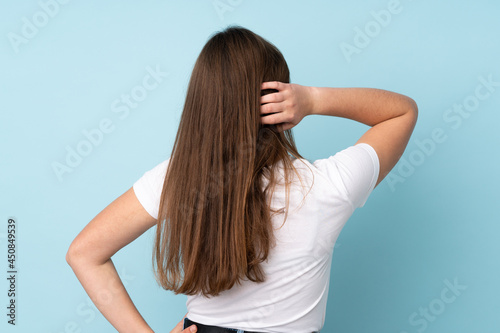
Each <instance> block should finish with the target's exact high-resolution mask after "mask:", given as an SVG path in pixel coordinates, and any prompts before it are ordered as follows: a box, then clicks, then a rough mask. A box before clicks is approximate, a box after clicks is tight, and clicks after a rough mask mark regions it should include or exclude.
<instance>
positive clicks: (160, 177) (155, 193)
mask: <svg viewBox="0 0 500 333" xmlns="http://www.w3.org/2000/svg"><path fill="white" fill-rule="evenodd" d="M169 160H170V158H169V159H167V160H165V161H163V162H161V163H160V164H158V165H157V166H155V167H154V168H153V169H151V170H149V171H146V172H145V173H144V174H143V175H142V176H141V178H139V179H138V180H137V181H136V182H135V183H134V185H133V186H132V187H133V189H134V193H135V196H136V197H137V199H138V200H139V202H140V203H141V205H142V207H144V209H145V210H146V211H147V212H148V213H149V215H151V216H152V217H153V218H155V219H158V211H159V208H160V196H161V191H162V189H163V182H164V180H165V174H166V172H167V166H168V162H169Z"/></svg>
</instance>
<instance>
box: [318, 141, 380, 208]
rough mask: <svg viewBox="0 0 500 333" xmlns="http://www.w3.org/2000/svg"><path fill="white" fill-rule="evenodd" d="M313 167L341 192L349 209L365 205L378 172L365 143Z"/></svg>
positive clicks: (376, 162) (371, 148)
mask: <svg viewBox="0 0 500 333" xmlns="http://www.w3.org/2000/svg"><path fill="white" fill-rule="evenodd" d="M313 164H314V165H315V166H316V167H317V168H319V169H320V170H321V171H323V173H324V174H325V175H326V176H327V177H328V179H330V181H331V182H332V184H333V185H334V186H337V187H338V188H339V189H340V190H341V191H343V193H344V194H345V196H346V198H347V200H348V201H349V202H350V203H351V205H352V207H353V209H356V208H360V207H363V206H364V205H365V203H366V200H367V199H368V197H369V196H370V193H371V192H372V191H373V189H374V188H375V184H376V183H377V179H378V176H379V171H380V164H379V159H378V156H377V153H376V152H375V149H373V147H372V146H370V145H369V144H367V143H358V144H356V145H353V146H350V147H348V148H346V149H344V150H341V151H339V152H338V153H336V154H335V155H333V156H330V157H328V158H325V159H320V160H316V161H314V163H313Z"/></svg>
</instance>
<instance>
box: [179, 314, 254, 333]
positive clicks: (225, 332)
mask: <svg viewBox="0 0 500 333" xmlns="http://www.w3.org/2000/svg"><path fill="white" fill-rule="evenodd" d="M193 324H195V325H196V327H197V328H198V330H197V331H196V333H235V332H238V330H237V329H235V328H224V327H219V326H210V325H203V324H200V323H197V322H195V321H192V320H190V319H189V318H187V317H186V318H184V328H188V327H189V326H191V325H193ZM243 332H244V333H259V332H253V331H243Z"/></svg>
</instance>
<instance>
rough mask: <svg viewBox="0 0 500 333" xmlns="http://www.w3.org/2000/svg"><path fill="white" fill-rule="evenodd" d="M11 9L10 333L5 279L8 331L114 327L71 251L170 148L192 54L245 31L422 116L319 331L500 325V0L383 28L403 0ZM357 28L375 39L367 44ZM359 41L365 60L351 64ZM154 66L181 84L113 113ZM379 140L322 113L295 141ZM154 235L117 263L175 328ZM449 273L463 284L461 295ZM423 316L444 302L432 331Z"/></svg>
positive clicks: (443, 9)
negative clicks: (216, 38)
mask: <svg viewBox="0 0 500 333" xmlns="http://www.w3.org/2000/svg"><path fill="white" fill-rule="evenodd" d="M0 3H1V10H0V35H1V38H0V48H1V54H0V68H1V73H0V84H1V86H0V107H1V121H0V126H1V128H0V145H1V154H2V157H1V160H0V163H1V164H0V166H1V172H0V177H1V189H2V190H1V191H0V210H1V211H0V212H1V221H2V223H1V225H0V249H1V250H0V251H1V253H3V254H1V255H0V258H3V259H2V263H1V267H2V271H3V272H4V273H2V276H6V275H7V273H6V271H7V262H6V251H7V250H6V249H7V242H6V240H7V239H6V231H7V220H8V218H9V217H14V218H15V219H16V221H17V225H18V234H17V237H18V243H17V246H18V255H19V257H18V271H19V275H18V281H17V283H18V286H17V288H18V298H17V302H18V308H17V315H18V317H17V325H16V327H11V325H8V324H7V323H6V318H7V317H6V311H7V310H6V306H7V301H8V299H7V296H6V295H7V289H8V285H7V280H6V278H2V279H1V280H0V281H1V282H0V295H1V297H0V303H1V304H2V305H1V308H2V309H3V310H1V311H2V313H1V318H3V319H2V320H1V323H0V330H1V331H2V332H53V333H56V332H57V333H59V332H113V331H114V329H113V328H112V326H111V325H110V324H109V323H108V322H107V321H106V319H105V318H104V317H103V316H102V315H101V314H100V313H99V312H98V310H97V309H96V308H95V307H94V306H93V305H92V303H91V302H90V299H89V298H88V296H87V294H86V293H85V290H84V289H83V288H82V287H81V285H80V283H79V282H78V280H77V278H76V277H75V275H74V274H73V272H72V270H71V268H70V267H69V266H68V265H67V263H66V261H65V254H66V251H67V249H68V247H69V245H70V243H71V241H72V240H73V239H74V237H76V235H77V234H78V233H79V232H80V231H81V230H82V229H83V227H84V226H85V225H86V224H87V223H88V222H89V221H90V220H91V219H92V218H93V217H94V216H95V215H97V213H99V212H100V211H101V210H102V209H103V208H104V207H105V206H106V205H108V204H109V203H110V202H112V201H113V200H114V199H115V198H116V197H118V196H119V195H121V194H122V193H123V192H125V191H126V190H127V189H128V188H130V187H131V186H132V184H133V182H135V181H136V180H137V179H138V178H139V177H140V176H142V174H143V173H144V172H145V171H147V170H149V169H151V168H152V167H154V166H155V165H157V164H158V163H159V162H161V161H163V160H164V159H166V158H167V157H168V156H169V154H170V151H171V148H172V144H173V141H174V138H175V134H176V131H177V126H178V122H179V119H180V116H181V112H182V107H183V103H184V98H185V93H186V88H187V84H188V80H189V77H190V74H191V70H192V66H193V65H194V61H195V60H196V58H197V56H198V54H199V52H200V51H201V48H202V47H203V45H204V44H205V42H206V41H207V39H208V37H209V36H210V35H211V34H212V33H214V32H215V31H218V30H221V29H223V28H225V27H226V26H227V25H229V24H239V25H242V26H243V27H246V28H249V29H251V30H252V31H254V32H256V33H257V34H259V35H261V36H263V37H264V38H266V39H268V40H269V41H271V42H272V43H274V44H275V45H276V46H277V47H278V48H279V49H280V50H281V51H282V53H283V54H284V56H285V58H286V59H287V61H288V64H289V67H290V71H291V80H292V82H294V83H299V84H303V85H315V86H332V87H375V88H381V89H387V90H391V91H395V92H399V93H402V94H405V95H408V96H410V97H412V98H413V99H414V100H415V101H416V102H417V104H418V106H419V121H418V123H417V125H416V127H415V131H414V134H413V136H412V138H411V140H410V142H409V144H408V147H407V149H406V151H405V154H404V155H403V158H402V159H401V160H400V162H399V163H398V165H397V166H396V167H395V168H394V169H393V170H392V172H391V174H390V175H389V176H388V177H387V178H386V179H385V180H384V181H383V182H382V183H381V184H380V185H379V186H378V187H377V188H376V189H375V191H374V192H373V193H372V195H371V197H370V199H369V200H368V202H367V203H366V205H365V206H364V207H363V208H361V209H359V210H357V211H356V212H355V213H354V215H353V216H352V218H351V219H350V220H349V221H348V223H347V225H346V226H345V227H344V229H343V232H342V233H341V236H340V238H339V240H338V242H337V245H336V248H335V253H334V256H333V264H332V276H331V284H330V294H329V298H328V306H327V313H326V323H325V326H324V328H323V330H322V332H367V333H368V332H369V333H378V332H380V333H389V332H397V333H402V332H407V333H411V332H424V331H425V332H429V333H431V332H456V333H458V332H482V333H488V332H499V331H500V316H499V315H498V314H499V313H500V298H499V296H500V286H499V283H498V282H499V281H500V280H499V278H500V261H499V260H498V253H499V252H500V242H498V238H499V237H498V234H499V233H500V224H499V222H500V219H499V215H500V214H499V213H498V202H499V199H500V197H499V195H498V186H499V184H500V176H499V173H498V171H499V170H500V168H499V166H500V165H499V164H500V158H499V154H498V151H499V150H498V144H499V143H500V142H499V138H500V136H499V134H498V124H499V121H500V116H499V102H500V86H499V85H498V82H500V65H499V61H498V60H499V59H500V43H499V42H500V21H499V20H498V18H499V17H500V3H499V2H496V1H493V0H490V1H487V0H479V1H451V0H448V1H440V2H436V1H424V0H419V1H417V0H413V1H410V0H401V1H400V2H399V6H397V7H396V8H398V10H399V11H398V12H397V13H392V14H391V19H390V22H388V21H389V20H387V17H386V21H385V22H383V23H384V25H385V26H384V25H382V24H381V23H377V21H376V20H375V18H374V15H373V13H372V11H373V12H375V13H380V11H382V10H387V9H388V7H391V5H390V1H386V0H384V1H378V0H377V1H375V0H371V1H326V0H322V1H314V2H312V1H284V0H282V1H273V2H270V1H255V0H254V1H249V0H242V1H240V0H232V1H229V0H220V1H219V2H216V1H141V2H140V3H139V2H137V1H123V0H122V1H116V0H115V1H106V2H101V3H97V2H92V3H86V2H84V1H68V2H67V3H65V4H59V5H58V8H57V9H56V8H55V7H54V6H53V5H52V7H50V6H49V7H50V8H51V9H50V8H49V7H47V6H46V5H44V4H47V3H52V4H53V3H54V1H49V0H42V1H40V2H37V1H17V2H10V1H9V2H8V1H1V2H0ZM217 3H219V6H222V5H221V4H220V3H222V4H225V5H226V6H227V7H225V8H226V10H225V11H221V10H219V11H218V10H217V9H216V6H214V4H217ZM44 7H45V11H49V12H51V14H52V16H50V15H48V14H44V9H43V8H44ZM47 8H49V9H47ZM375 16H377V15H375ZM379 19H380V15H379ZM27 21H28V22H31V24H33V22H34V21H35V23H37V24H38V25H39V27H38V28H37V27H36V26H35V28H36V29H37V30H38V31H35V32H34V31H33V30H32V31H29V29H28V28H27V27H26V25H27V24H28V23H26V22H27ZM377 27H378V28H377ZM23 29H24V30H23ZM357 29H360V30H361V31H365V34H366V33H368V34H369V35H371V37H370V36H368V37H369V42H367V41H366V38H365V40H364V42H365V44H367V45H363V44H362V42H363V41H362V40H361V39H360V38H362V37H360V36H359V32H358V33H357V32H356V31H359V30H357ZM365 29H368V32H366V30H365ZM370 29H371V30H370ZM23 31H24V33H25V35H26V36H28V37H29V38H25V37H23ZM30 33H31V34H30ZM356 34H358V36H357V37H356ZM16 36H17V37H16ZM23 38H25V39H23ZM20 40H22V42H20ZM360 40H361V41H360ZM16 41H17V42H16ZM356 42H357V45H358V47H357V46H356ZM343 43H345V44H343ZM360 43H361V44H360ZM346 44H350V45H351V46H352V47H357V51H356V52H354V53H352V54H350V55H347V54H346V53H345V52H343V51H342V47H344V48H345V47H346ZM157 67H158V68H159V69H160V70H161V71H162V72H166V73H168V75H166V76H165V77H164V78H162V81H161V82H160V83H158V85H157V87H156V88H155V89H153V90H151V91H148V92H147V96H146V98H145V99H144V100H142V101H140V102H139V103H137V104H138V105H137V107H135V108H133V109H132V108H130V109H129V113H128V114H125V113H123V112H124V111H122V112H121V113H116V112H114V111H116V109H113V107H112V103H114V102H115V100H117V99H120V97H121V95H122V94H130V93H131V91H132V90H133V89H134V88H135V89H136V90H137V89H139V88H137V86H140V85H141V84H142V80H143V78H144V77H145V76H146V75H147V73H148V72H147V68H150V69H155V68H157ZM489 76H490V80H492V81H494V82H497V83H496V86H495V85H493V86H491V87H489V89H490V90H488V88H487V87H486V86H484V85H483V86H482V87H480V88H477V89H479V92H480V96H481V97H482V99H477V97H475V94H476V87H478V85H481V81H480V77H483V78H484V79H486V80H487V79H488V77H489ZM151 82H152V81H151ZM474 102H478V103H477V104H474ZM463 103H466V104H467V103H469V104H468V108H469V109H470V111H467V113H463V114H464V115H463V116H461V115H460V114H459V113H457V112H454V111H453V107H454V105H455V104H456V105H459V104H463ZM115 106H116V105H115ZM121 106H122V107H123V104H122V105H121ZM122 110H123V109H122ZM120 116H121V118H120ZM452 117H453V118H452ZM103 119H109V121H110V122H111V124H112V130H111V131H110V132H109V133H105V134H103V137H102V140H101V141H100V142H98V144H95V145H92V146H90V147H89V146H86V147H83V146H81V147H83V148H82V149H85V148H87V153H88V154H87V156H84V157H83V158H82V160H81V161H79V163H75V164H77V165H76V166H75V167H73V168H71V172H66V173H63V174H62V175H59V176H58V175H57V173H56V172H55V171H54V168H53V165H54V163H61V164H65V163H66V162H65V159H66V157H67V154H68V150H67V149H68V147H69V149H76V148H77V146H78V145H79V144H80V145H85V143H84V142H83V141H85V140H86V138H85V136H84V134H83V133H82V131H85V130H87V131H92V130H93V129H96V128H98V126H99V124H100V122H101V121H103ZM367 129H368V127H367V126H366V125H363V124H360V123H356V122H354V121H351V120H348V119H341V118H334V117H325V116H314V117H308V118H306V119H304V120H303V121H302V123H301V124H300V125H298V126H297V127H296V128H294V130H293V131H294V135H295V139H296V142H297V145H298V148H299V152H301V153H302V154H303V156H304V157H306V158H308V159H310V160H314V159H318V158H326V157H328V156H330V155H333V154H334V153H336V152H337V151H339V150H341V149H343V148H346V147H348V146H350V145H352V144H354V143H355V142H356V140H357V139H358V138H359V137H360V136H361V135H362V134H363V133H364V132H365V131H366V130H367ZM433 131H441V136H440V138H441V140H440V142H437V141H436V140H434V139H433V134H432V133H433ZM444 138H446V139H444ZM431 140H433V141H432V143H431ZM419 143H420V144H419ZM396 180H397V181H396ZM153 229H154V228H152V229H150V230H149V231H148V232H146V233H145V234H144V235H142V236H141V237H140V238H138V239H137V240H136V241H134V242H133V243H131V244H130V245H129V246H127V247H125V248H123V249H122V250H121V251H119V252H118V253H117V254H116V255H115V256H113V261H114V263H115V266H116V268H117V270H118V272H119V273H120V276H121V277H122V279H123V280H124V283H125V285H126V288H127V290H128V292H129V293H130V295H131V297H132V299H133V301H134V303H135V305H136V306H137V308H138V309H139V311H140V312H141V314H142V315H143V317H144V318H145V319H146V321H147V322H148V323H149V324H150V326H151V327H152V328H153V329H154V330H155V331H156V332H170V330H171V329H172V328H173V327H174V326H175V324H176V323H177V322H178V321H179V320H180V319H181V318H182V316H183V315H184V314H185V313H186V308H185V300H186V298H185V296H182V295H179V296H175V295H174V294H173V293H171V292H168V291H164V290H163V289H161V288H160V287H158V285H157V284H156V282H155V281H154V277H153V275H152V269H151V264H150V262H151V247H152V240H153V238H152V235H153V233H152V232H153ZM447 281H448V283H451V284H453V283H458V284H459V285H461V286H464V287H462V288H465V290H464V289H462V290H460V291H458V292H457V293H456V294H455V297H454V299H453V301H452V302H449V303H445V302H443V299H442V292H443V291H445V292H448V291H446V290H445V289H446V288H447V284H446V283H447ZM445 295H447V297H448V298H449V297H451V296H453V293H450V292H448V293H447V294H445ZM448 298H447V299H448ZM443 306H444V307H443ZM420 308H422V309H423V308H431V310H430V312H429V313H430V315H432V316H433V317H432V318H433V319H430V318H431V317H427V319H425V318H426V317H425V316H423V315H421V314H419V313H420V312H419V311H420ZM412 315H413V316H414V317H413V318H414V321H411V320H410V317H411V316H412ZM416 320H419V321H417V322H415V321H416ZM71 327H73V328H71Z"/></svg>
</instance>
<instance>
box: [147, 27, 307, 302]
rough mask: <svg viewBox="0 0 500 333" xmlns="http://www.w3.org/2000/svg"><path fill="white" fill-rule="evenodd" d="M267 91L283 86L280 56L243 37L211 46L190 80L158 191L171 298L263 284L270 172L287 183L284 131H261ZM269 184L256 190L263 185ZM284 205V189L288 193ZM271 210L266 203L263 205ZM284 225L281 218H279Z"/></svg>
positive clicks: (229, 35)
mask: <svg viewBox="0 0 500 333" xmlns="http://www.w3.org/2000/svg"><path fill="white" fill-rule="evenodd" d="M266 81H281V82H286V83H288V82H290V74H289V70H288V66H287V64H286V61H285V59H284V57H283V55H282V54H281V52H280V51H279V50H278V49H277V48H276V47H275V46H274V45H272V44H271V43H269V42H268V41H266V40H265V39H263V38H262V37H260V36H258V35H256V34H255V33H253V32H251V31H250V30H248V29H245V28H242V27H238V26H230V27H228V28H226V29H225V30H223V31H221V32H218V33H216V34H214V35H213V36H211V38H210V39H209V40H208V42H207V43H206V45H205V46H204V47H203V49H202V51H201V53H200V55H199V57H198V59H197V60H196V63H195V65H194V69H193V72H192V75H191V79H190V82H189V86H188V91H187V95H186V101H185V105H184V109H183V113H182V116H181V120H180V124H179V129H178V132H177V136H176V138H175V142H174V147H173V150H172V154H171V157H170V161H169V164H168V169H167V176H166V178H165V182H164V184H163V191H162V195H161V201H160V209H159V216H158V227H157V233H156V241H155V245H154V252H153V265H154V264H155V263H156V264H157V267H158V269H157V271H155V276H156V278H157V281H158V282H159V283H160V284H161V285H162V287H163V288H165V289H168V290H172V291H174V292H175V293H183V294H187V295H193V294H197V293H202V294H204V295H206V296H208V295H217V294H219V293H220V292H221V291H224V290H227V289H230V288H231V287H232V286H233V285H234V284H235V283H239V282H240V281H241V279H244V278H248V279H249V280H251V281H254V282H262V281H264V279H265V274H264V271H263V270H262V268H261V265H260V263H261V262H263V261H264V260H266V258H267V256H268V254H269V250H270V248H271V246H272V244H273V242H274V239H273V229H272V224H271V210H270V208H269V202H270V198H271V196H272V191H273V189H274V186H275V182H274V175H275V171H274V169H275V166H276V165H277V162H279V161H283V166H284V169H285V179H286V182H287V183H288V179H289V174H290V171H291V170H292V169H293V164H292V160H291V156H290V155H289V154H291V155H293V156H294V157H295V158H302V156H300V154H299V153H298V152H297V149H296V147H295V143H294V140H293V135H292V132H291V130H286V131H283V132H279V131H278V130H277V128H276V126H275V125H262V124H261V123H260V117H261V116H260V96H261V95H262V94H263V93H269V92H270V91H264V92H262V91H261V84H262V83H263V82H266ZM264 175H265V176H266V177H268V178H269V179H270V180H271V181H270V182H269V184H268V185H267V186H266V187H265V189H262V186H263V182H262V176H264ZM287 198H288V188H287ZM268 200H269V201H268ZM285 219H286V217H285Z"/></svg>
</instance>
